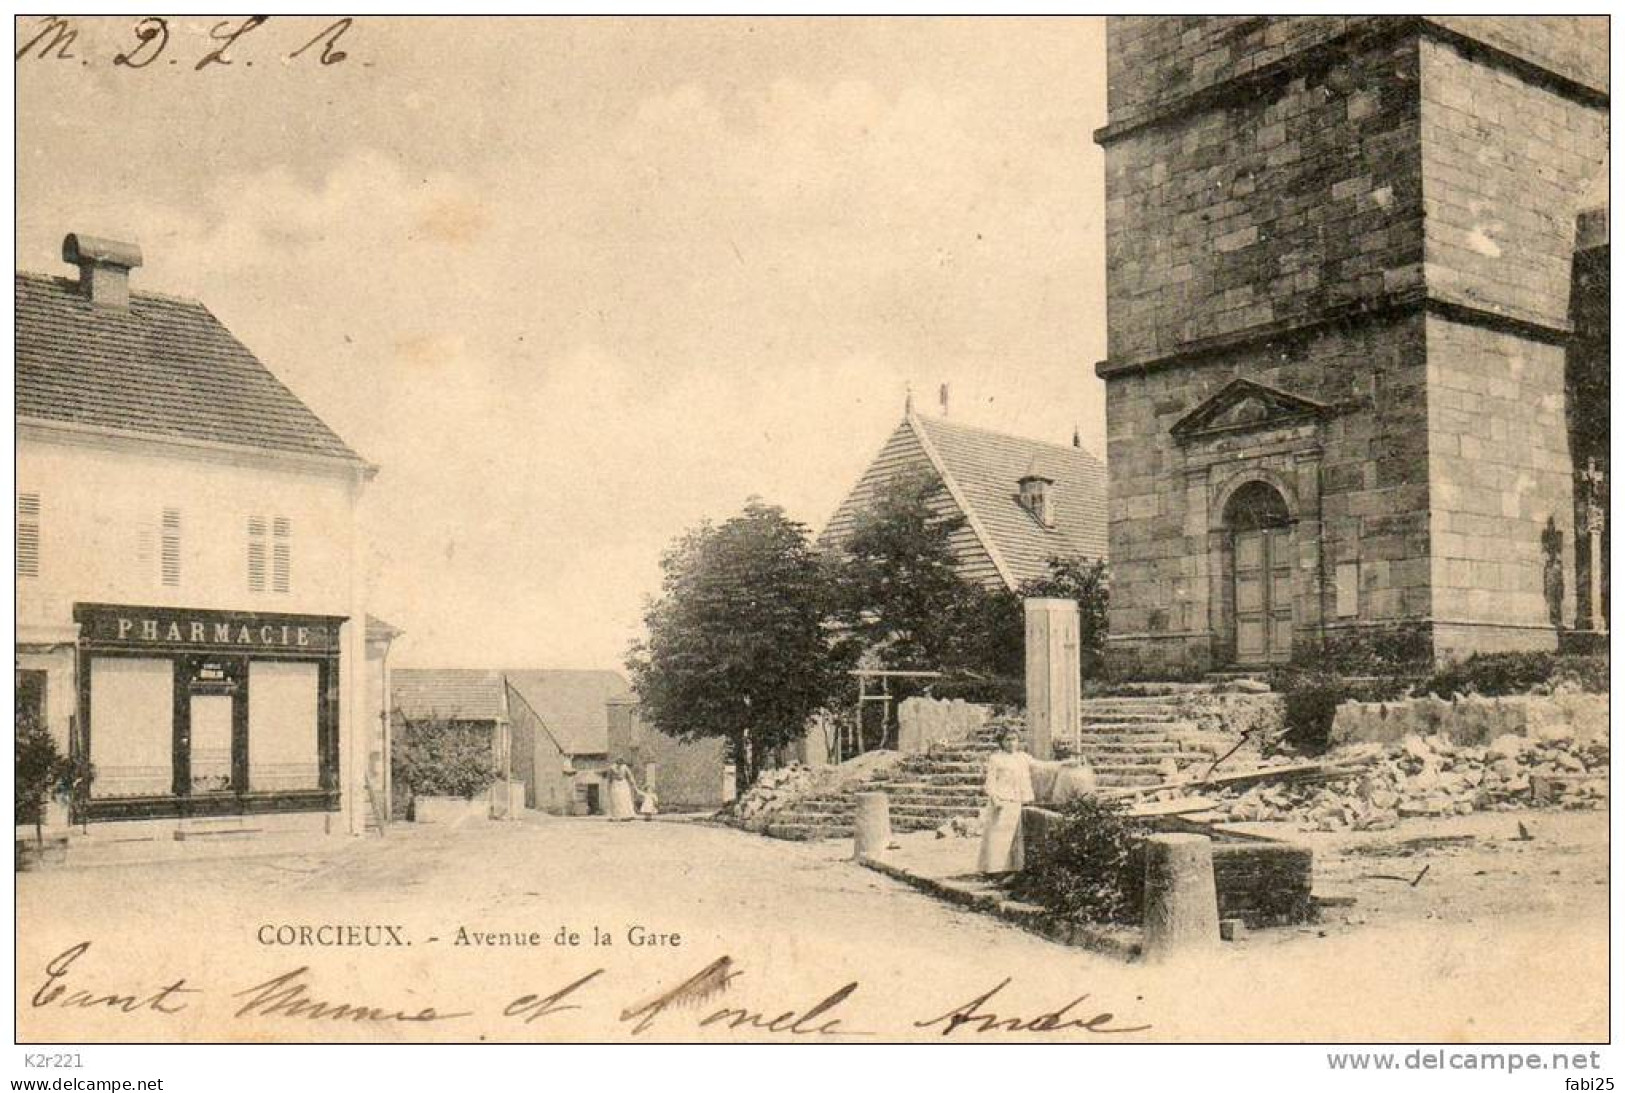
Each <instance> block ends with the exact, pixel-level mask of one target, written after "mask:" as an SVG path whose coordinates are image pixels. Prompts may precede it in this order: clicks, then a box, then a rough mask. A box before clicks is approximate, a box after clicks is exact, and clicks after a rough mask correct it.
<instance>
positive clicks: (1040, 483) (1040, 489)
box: [1019, 474, 1055, 528]
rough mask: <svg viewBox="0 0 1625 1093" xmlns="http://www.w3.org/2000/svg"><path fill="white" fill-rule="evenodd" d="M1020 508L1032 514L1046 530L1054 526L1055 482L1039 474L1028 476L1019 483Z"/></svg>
mask: <svg viewBox="0 0 1625 1093" xmlns="http://www.w3.org/2000/svg"><path fill="white" fill-rule="evenodd" d="M1019 485H1020V488H1021V493H1020V500H1021V507H1022V508H1024V509H1026V510H1027V511H1028V512H1030V513H1032V514H1033V519H1035V520H1037V521H1038V522H1039V523H1040V524H1043V525H1044V526H1045V527H1047V528H1052V527H1054V526H1055V480H1054V479H1053V478H1045V477H1044V476H1043V475H1041V474H1029V475H1026V476H1025V477H1023V478H1022V479H1021V481H1020V483H1019Z"/></svg>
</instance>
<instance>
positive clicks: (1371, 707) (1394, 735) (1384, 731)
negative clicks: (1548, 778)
mask: <svg viewBox="0 0 1625 1093" xmlns="http://www.w3.org/2000/svg"><path fill="white" fill-rule="evenodd" d="M1509 733H1510V734H1511V735H1514V736H1527V737H1530V738H1531V739H1535V740H1570V739H1572V740H1574V741H1576V742H1578V743H1591V742H1599V743H1601V742H1606V741H1607V740H1608V696H1607V695H1594V694H1555V695H1509V696H1507V697H1505V698H1481V697H1479V696H1477V695H1469V696H1467V697H1465V698H1457V699H1454V700H1450V699H1442V698H1434V697H1431V696H1429V697H1427V698H1407V699H1402V700H1399V701H1396V702H1345V703H1343V704H1342V705H1341V706H1339V707H1338V708H1337V715H1336V717H1335V718H1334V719H1333V721H1332V733H1331V740H1332V743H1333V744H1357V743H1364V742H1374V743H1379V744H1391V743H1394V742H1396V741H1399V740H1403V739H1404V738H1405V737H1407V736H1421V737H1428V736H1434V735H1442V736H1444V737H1446V738H1447V739H1449V740H1450V742H1451V743H1453V744H1468V745H1476V744H1488V743H1489V742H1491V741H1492V740H1494V739H1496V738H1497V737H1500V736H1505V735H1507V734H1509Z"/></svg>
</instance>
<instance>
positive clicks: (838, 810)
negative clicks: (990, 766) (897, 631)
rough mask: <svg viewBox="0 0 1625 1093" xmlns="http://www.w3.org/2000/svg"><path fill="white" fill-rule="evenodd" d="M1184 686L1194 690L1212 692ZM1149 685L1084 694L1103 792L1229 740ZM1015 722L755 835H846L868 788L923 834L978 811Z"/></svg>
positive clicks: (1089, 747)
mask: <svg viewBox="0 0 1625 1093" xmlns="http://www.w3.org/2000/svg"><path fill="white" fill-rule="evenodd" d="M1186 686H1187V688H1188V689H1189V690H1190V691H1191V692H1193V693H1196V692H1200V691H1205V690H1209V689H1211V688H1210V687H1207V686H1204V685H1201V684H1194V685H1186ZM1147 691H1148V692H1149V693H1143V694H1129V695H1121V696H1113V697H1102V698H1087V699H1084V700H1083V711H1082V712H1083V748H1082V751H1083V755H1084V757H1085V758H1087V759H1088V760H1089V765H1090V766H1092V767H1093V768H1094V769H1095V773H1096V775H1097V776H1098V778H1099V783H1100V787H1101V788H1102V789H1118V788H1128V787H1132V786H1152V785H1157V784H1158V783H1161V782H1164V781H1167V780H1168V779H1169V777H1170V776H1171V775H1172V774H1174V773H1177V772H1182V771H1184V770H1185V769H1187V768H1189V767H1191V766H1193V765H1197V764H1207V763H1211V762H1212V761H1213V760H1214V759H1215V758H1217V757H1218V756H1219V755H1221V754H1223V752H1224V750H1227V749H1228V747H1229V745H1230V744H1233V743H1234V742H1235V739H1236V738H1234V737H1227V736H1226V735H1225V734H1214V733H1213V732H1211V731H1209V732H1202V731H1200V730H1199V727H1198V726H1197V725H1196V723H1195V722H1193V721H1190V720H1188V719H1186V718H1185V717H1184V716H1182V714H1181V712H1180V708H1179V705H1178V704H1177V702H1175V701H1174V700H1173V699H1174V698H1175V697H1176V695H1175V694H1173V693H1171V692H1163V691H1160V690H1153V689H1152V688H1150V687H1147ZM1181 693H1183V692H1181ZM1012 725H1013V726H1014V727H1016V728H1017V729H1020V728H1022V727H1023V723H1022V722H1021V720H1020V719H1016V720H1014V721H1011V720H1004V719H998V720H994V721H991V722H989V723H988V724H987V725H985V726H984V727H983V728H982V729H981V730H979V731H978V732H977V733H976V734H974V735H973V736H971V737H969V738H968V739H966V740H963V741H960V742H958V743H954V744H935V745H932V747H931V749H930V750H929V751H927V752H926V753H925V754H923V755H907V756H903V757H901V758H900V759H898V760H897V761H896V762H895V763H892V764H890V765H888V766H887V767H886V768H885V769H884V770H881V771H878V772H876V773H875V774H874V775H873V776H871V777H870V778H869V779H868V780H867V781H860V782H851V783H848V784H847V785H845V786H842V787H840V788H839V789H831V790H827V791H825V792H822V793H815V794H812V795H810V796H807V797H803V798H802V799H801V800H799V801H796V802H794V803H793V804H791V805H789V806H788V807H786V808H784V809H782V810H781V811H780V812H778V813H777V814H776V815H774V816H773V818H772V819H771V820H769V821H768V822H767V824H766V826H765V827H764V828H762V829H761V830H762V833H763V834H765V835H768V836H771V837H773V838H778V839H832V838H850V837H851V835H852V816H853V811H854V810H855V808H856V795H857V794H859V793H869V792H875V791H879V792H883V793H885V794H886V795H887V798H888V799H889V801H890V805H891V824H892V830H893V831H898V832H904V831H930V830H934V829H936V828H938V827H941V826H942V825H943V824H944V823H947V822H948V821H950V820H952V819H954V818H956V817H962V818H965V819H973V818H976V817H977V816H979V815H980V814H981V811H982V805H983V803H984V802H983V798H982V781H983V779H984V777H985V776H986V766H987V756H988V753H989V752H992V751H993V750H995V749H996V748H997V747H998V739H999V736H1000V735H1001V734H1002V733H1003V732H1004V731H1005V730H1006V729H1007V728H1009V727H1011V726H1012ZM1071 751H1072V747H1071V741H1069V740H1062V741H1056V742H1055V756H1056V758H1058V759H1063V758H1066V757H1067V756H1069V755H1070V754H1071Z"/></svg>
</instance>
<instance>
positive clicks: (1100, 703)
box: [1055, 694, 1216, 789]
mask: <svg viewBox="0 0 1625 1093" xmlns="http://www.w3.org/2000/svg"><path fill="white" fill-rule="evenodd" d="M1198 735H1199V734H1198V732H1197V726H1196V725H1195V724H1194V723H1193V722H1191V721H1187V720H1184V719H1183V718H1182V717H1181V715H1180V711H1179V707H1178V706H1177V705H1175V704H1174V703H1172V702H1170V701H1168V698H1167V696H1164V695H1157V694H1147V695H1122V696H1114V697H1108V698H1086V699H1084V700H1083V748H1082V751H1083V756H1084V758H1086V759H1088V760H1089V765H1090V766H1092V767H1094V769H1095V774H1096V775H1097V776H1098V777H1099V779H1100V787H1101V788H1102V789H1120V788H1127V787H1131V786H1154V785H1156V784H1157V783H1159V782H1164V781H1167V780H1168V777H1169V776H1170V775H1171V774H1174V773H1176V772H1178V771H1181V770H1184V769H1185V768H1186V767H1188V766H1191V765H1192V764H1196V763H1201V762H1204V761H1207V762H1211V761H1212V760H1213V759H1214V758H1215V757H1216V756H1215V755H1214V754H1212V753H1210V752H1209V751H1207V750H1205V749H1204V750H1192V748H1191V746H1190V745H1189V744H1187V743H1185V741H1186V740H1187V739H1189V738H1192V737H1196V736H1198ZM1071 752H1072V742H1071V741H1070V740H1059V741H1056V744H1055V753H1056V757H1057V758H1064V757H1066V756H1067V755H1070V754H1071Z"/></svg>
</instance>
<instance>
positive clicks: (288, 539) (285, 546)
mask: <svg viewBox="0 0 1625 1093" xmlns="http://www.w3.org/2000/svg"><path fill="white" fill-rule="evenodd" d="M292 568H293V523H292V521H290V520H289V519H288V518H287V517H286V516H278V517H277V518H276V519H275V520H273V521H272V522H271V589H272V591H275V592H286V591H288V590H289V588H290V587H291V585H292V578H293V575H292V572H291V571H292Z"/></svg>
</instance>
